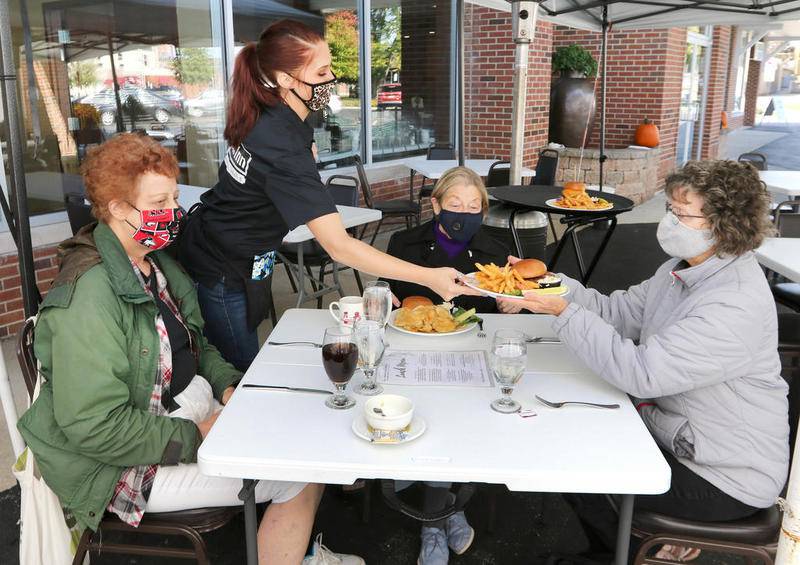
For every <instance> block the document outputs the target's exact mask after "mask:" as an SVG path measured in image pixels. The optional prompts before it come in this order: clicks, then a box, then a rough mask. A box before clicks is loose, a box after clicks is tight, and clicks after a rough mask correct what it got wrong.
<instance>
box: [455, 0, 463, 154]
mask: <svg viewBox="0 0 800 565" xmlns="http://www.w3.org/2000/svg"><path fill="white" fill-rule="evenodd" d="M456 73H457V78H456V81H457V83H458V84H457V85H456V97H457V101H456V112H457V113H458V133H457V138H458V166H459V167H463V166H464V159H465V156H464V0H456Z"/></svg>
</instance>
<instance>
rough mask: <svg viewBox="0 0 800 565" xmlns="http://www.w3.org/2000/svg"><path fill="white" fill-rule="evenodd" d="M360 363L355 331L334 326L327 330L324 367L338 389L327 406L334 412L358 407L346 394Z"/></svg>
mask: <svg viewBox="0 0 800 565" xmlns="http://www.w3.org/2000/svg"><path fill="white" fill-rule="evenodd" d="M357 363H358V346H357V345H356V344H355V341H354V337H353V329H352V328H349V327H342V326H334V327H332V328H328V329H326V330H325V337H324V338H323V339H322V366H323V367H325V372H326V373H327V374H328V378H329V379H330V380H331V382H332V383H333V385H334V386H335V387H336V394H334V395H333V396H330V397H328V399H327V400H326V401H325V406H327V407H328V408H333V409H334V410H346V409H348V408H352V407H353V406H355V405H356V402H355V400H353V399H352V398H351V397H349V396H347V395H346V394H345V393H344V390H345V388H347V383H349V382H350V379H351V378H352V377H353V373H354V372H355V370H356V364H357Z"/></svg>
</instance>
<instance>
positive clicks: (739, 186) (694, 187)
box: [665, 161, 774, 255]
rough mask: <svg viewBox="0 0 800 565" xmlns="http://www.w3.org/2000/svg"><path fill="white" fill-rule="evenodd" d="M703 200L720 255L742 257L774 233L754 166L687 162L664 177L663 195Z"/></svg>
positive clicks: (766, 197) (767, 202) (767, 200)
mask: <svg viewBox="0 0 800 565" xmlns="http://www.w3.org/2000/svg"><path fill="white" fill-rule="evenodd" d="M687 190H688V191H691V192H693V193H694V194H697V195H699V196H701V197H702V198H703V215H704V216H705V217H706V219H707V220H708V223H709V225H710V226H711V232H712V233H713V235H714V239H715V241H716V252H717V254H719V255H741V254H743V253H746V252H747V251H752V250H753V249H756V248H757V247H759V246H760V245H761V243H762V242H763V241H764V238H765V237H769V236H770V235H772V234H773V233H774V228H773V226H772V223H771V222H770V219H769V211H770V203H771V198H770V195H769V192H767V186H766V185H765V184H764V183H763V182H762V181H761V179H760V178H759V176H758V171H757V170H756V168H755V167H753V166H752V165H750V164H748V163H739V162H737V161H690V162H689V163H687V164H686V165H684V167H683V168H682V169H680V170H679V171H676V172H674V173H672V174H671V175H669V176H668V177H667V182H666V189H665V191H666V194H667V196H668V197H669V198H673V199H676V200H683V199H684V197H683V195H684V194H685V191H687Z"/></svg>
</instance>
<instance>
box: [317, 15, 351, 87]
mask: <svg viewBox="0 0 800 565" xmlns="http://www.w3.org/2000/svg"><path fill="white" fill-rule="evenodd" d="M325 39H326V41H327V42H328V46H329V47H330V48H331V57H332V58H333V64H332V68H333V72H334V74H335V75H336V76H337V77H339V80H340V81H341V82H344V83H347V84H355V83H357V82H358V17H357V16H356V13H355V12H354V11H352V10H341V11H338V12H334V13H332V14H330V15H328V16H327V17H326V18H325Z"/></svg>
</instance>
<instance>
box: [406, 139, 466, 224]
mask: <svg viewBox="0 0 800 565" xmlns="http://www.w3.org/2000/svg"><path fill="white" fill-rule="evenodd" d="M426 159H427V160H428V161H454V160H455V159H456V150H455V148H454V147H453V146H452V145H447V144H433V145H431V146H430V147H428V154H427V157H426ZM425 180H426V178H425V177H422V186H420V187H419V195H418V197H417V202H418V203H419V205H420V210H421V209H422V199H423V198H430V197H431V194H432V193H433V187H434V186H436V183H435V182H434V183H430V184H425ZM413 191H414V187H413V186H412V187H411V192H412V193H413ZM417 223H419V218H418V219H417Z"/></svg>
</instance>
